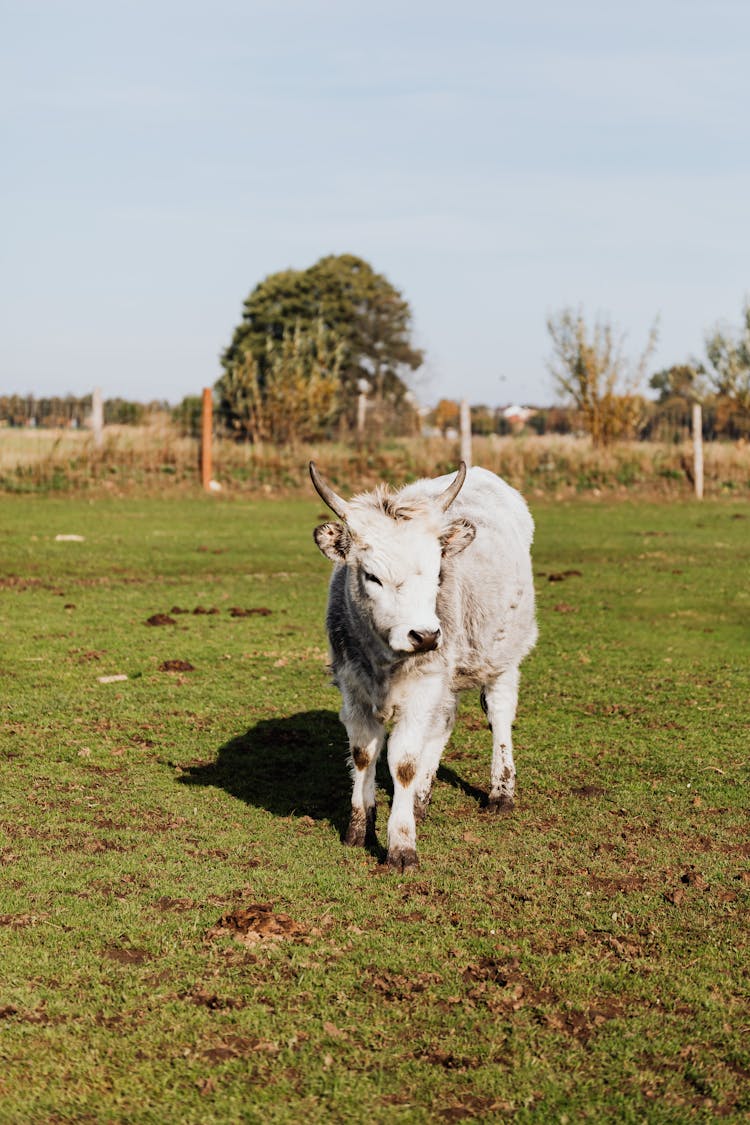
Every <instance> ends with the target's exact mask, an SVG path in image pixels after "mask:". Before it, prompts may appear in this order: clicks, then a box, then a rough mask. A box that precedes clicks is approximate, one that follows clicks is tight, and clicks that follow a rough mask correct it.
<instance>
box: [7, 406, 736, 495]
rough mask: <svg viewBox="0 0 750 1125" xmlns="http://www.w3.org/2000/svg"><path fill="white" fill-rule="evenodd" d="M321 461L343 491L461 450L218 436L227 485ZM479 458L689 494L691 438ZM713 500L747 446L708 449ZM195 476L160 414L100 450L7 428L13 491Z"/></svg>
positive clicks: (401, 477)
mask: <svg viewBox="0 0 750 1125" xmlns="http://www.w3.org/2000/svg"><path fill="white" fill-rule="evenodd" d="M311 457H315V458H316V459H317V460H319V461H320V462H321V464H322V466H323V467H324V469H325V471H326V473H327V474H328V475H329V476H330V478H331V479H332V481H333V482H334V483H335V484H338V485H339V486H340V487H341V488H342V489H351V488H354V487H356V488H360V487H367V486H369V485H371V484H373V483H374V482H375V481H376V480H382V479H384V478H385V479H390V480H393V481H399V482H401V481H408V480H413V479H415V478H417V477H420V476H429V475H435V474H436V473H440V472H449V471H450V470H451V469H453V468H455V465H456V463H457V461H458V457H459V446H458V443H457V442H455V441H451V440H448V439H443V438H405V439H392V440H386V441H384V442H382V443H381V444H380V445H377V446H373V445H367V446H362V447H357V446H355V445H347V444H342V443H333V442H331V443H325V444H320V445H318V446H314V447H313V446H305V445H298V446H281V447H279V446H271V445H249V444H237V443H235V442H233V441H228V440H226V439H217V440H216V441H215V442H214V449H213V466H214V473H213V475H214V477H215V478H216V479H217V480H218V481H219V482H220V483H221V485H222V487H223V488H224V489H226V490H228V491H231V492H246V491H257V490H263V491H266V492H268V491H273V492H277V491H281V492H294V491H296V490H298V489H303V488H305V489H306V488H307V487H308V478H307V468H306V466H307V462H308V460H309V459H310V458H311ZM474 460H475V463H476V464H480V465H483V466H485V467H486V468H488V469H492V470H493V471H494V472H497V473H499V474H500V475H501V476H502V477H504V478H505V479H506V480H508V481H510V483H512V484H513V485H515V486H516V487H518V488H521V489H522V490H524V491H526V492H530V493H532V494H536V495H547V496H561V497H562V496H568V495H571V494H575V493H589V494H593V495H599V494H603V493H604V494H612V493H615V494H616V493H623V494H625V493H628V494H630V493H634V492H635V493H638V494H647V495H652V496H677V495H689V494H690V492H691V487H692V486H691V479H690V469H691V464H692V451H691V447H690V444H689V443H681V444H667V443H659V442H622V443H618V444H616V445H613V446H611V447H610V448H608V449H605V450H601V449H594V448H593V446H592V445H591V443H590V441H588V440H587V439H586V438H578V437H570V436H557V435H549V436H544V437H538V436H536V435H521V436H517V437H502V438H501V437H489V438H476V439H475V441H474ZM704 461H705V491H706V495H708V496H711V495H714V496H715V495H720V494H729V495H744V494H746V493H747V492H748V491H750V446H749V445H748V444H747V443H745V442H735V443H729V442H714V443H710V444H707V445H706V446H705V454H704ZM199 480H200V474H199V443H198V442H197V440H195V439H193V438H187V437H182V436H180V434H179V432H178V430H177V429H176V428H175V427H174V426H173V425H172V424H171V423H170V422H169V420H168V419H167V418H165V417H157V418H156V419H154V420H152V421H151V422H150V423H149V424H148V425H146V426H140V427H136V426H110V427H107V429H106V430H105V434H104V442H103V444H102V446H101V447H100V448H97V447H96V446H95V444H94V439H93V435H92V434H91V433H88V432H86V431H78V432H76V431H69V430H3V431H0V489H1V490H3V491H6V492H37V491H64V490H69V489H78V488H88V489H105V490H107V491H118V492H119V491H130V490H133V489H138V490H145V491H147V492H148V491H159V492H161V491H163V490H164V488H165V486H166V485H167V483H168V484H169V487H170V489H173V488H177V487H180V488H182V489H186V488H187V489H192V488H194V487H195V486H196V485H197V484H198V483H199Z"/></svg>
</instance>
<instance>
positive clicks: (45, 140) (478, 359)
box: [0, 0, 750, 405]
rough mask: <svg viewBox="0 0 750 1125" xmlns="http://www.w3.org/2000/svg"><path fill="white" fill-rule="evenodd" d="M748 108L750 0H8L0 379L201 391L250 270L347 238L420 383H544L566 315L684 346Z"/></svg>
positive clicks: (697, 346)
mask: <svg viewBox="0 0 750 1125" xmlns="http://www.w3.org/2000/svg"><path fill="white" fill-rule="evenodd" d="M749 111H750V4H749V3H748V2H747V0H649V2H648V3H643V2H642V0H629V3H628V4H622V3H617V4H615V3H610V2H607V0H568V2H567V3H564V4H563V3H559V0H556V2H538V0H524V2H523V3H519V2H518V0H513V2H506V0H486V2H485V0H462V2H458V0H450V2H449V3H444V2H442V0H430V2H423V0H413V2H412V0H395V2H393V0H378V2H377V3H372V2H367V3H362V2H359V0H269V2H264V0H236V2H235V0H212V2H210V3H208V2H201V3H196V2H195V0H181V2H179V3H175V2H172V0H148V2H147V3H143V2H141V0H123V2H121V3H113V2H107V0H0V142H1V148H0V153H1V154H2V175H1V176H0V195H1V196H2V219H3V223H2V240H1V242H0V262H1V263H2V270H1V274H0V287H1V288H0V393H10V392H21V393H25V392H33V393H35V394H38V395H41V394H65V393H67V392H72V393H74V394H84V393H86V392H88V391H89V390H90V389H91V388H92V387H93V386H96V385H98V386H101V387H102V389H103V391H104V394H105V396H106V397H113V396H116V395H119V396H121V397H124V398H130V399H137V400H148V399H151V398H165V399H168V400H169V401H171V402H177V401H179V400H180V399H181V398H182V397H183V396H184V395H186V394H197V393H200V388H201V387H203V386H208V385H210V384H211V383H213V382H214V381H215V379H216V378H217V377H218V376H219V374H220V367H219V362H218V357H219V354H220V353H221V351H222V350H223V348H224V347H225V346H226V344H227V343H228V342H229V340H230V337H231V334H232V330H233V328H234V326H235V325H236V324H237V323H238V321H239V319H240V315H241V307H242V301H243V299H244V298H245V297H246V295H247V294H248V293H249V292H250V290H251V289H252V288H253V287H254V286H255V285H256V284H257V282H258V281H260V280H261V279H262V278H263V277H265V276H266V275H267V274H269V273H272V272H275V271H276V270H280V269H284V268H287V267H290V266H291V267H295V268H304V267H306V266H309V265H311V264H312V263H313V262H315V261H316V260H317V259H318V258H319V257H321V256H323V255H325V254H331V253H335V254H338V253H345V252H350V253H354V254H358V255H360V256H361V257H363V258H365V259H367V260H368V261H369V262H370V263H371V265H372V266H373V267H374V268H375V269H376V270H378V271H379V272H382V273H384V274H385V275H386V276H387V277H388V278H389V279H390V281H391V282H392V283H393V284H394V285H395V286H396V287H397V288H399V289H400V290H401V291H402V293H403V294H404V296H405V297H406V298H407V300H408V301H409V302H410V304H411V307H412V310H413V313H414V329H415V342H416V343H417V344H418V345H419V346H420V347H422V348H424V349H425V352H426V356H427V361H426V364H425V367H424V369H423V373H422V374H421V376H420V378H419V382H418V385H417V388H416V389H417V393H418V396H419V397H420V398H421V400H422V401H423V402H435V401H436V400H437V399H438V398H439V397H441V396H449V397H458V396H467V397H468V398H469V399H470V400H471V401H472V402H486V403H488V404H491V405H497V404H501V403H507V402H509V401H511V400H520V401H524V402H548V401H551V400H552V398H553V397H554V395H553V388H552V382H551V378H550V376H549V374H548V373H547V369H546V360H547V358H548V356H549V340H548V336H547V332H546V327H545V323H546V319H547V317H548V316H549V315H550V314H551V313H555V312H557V311H559V310H560V309H561V308H563V307H564V306H566V305H573V306H576V307H577V306H579V305H581V306H582V307H583V309H584V311H585V314H586V315H587V316H588V317H589V318H591V319H593V318H594V317H596V315H597V314H601V315H602V316H605V317H608V318H610V319H611V320H612V321H614V322H615V323H616V324H617V325H619V326H620V328H621V329H622V330H623V331H626V332H627V336H628V347H629V349H630V350H631V351H632V353H633V354H634V355H635V354H636V353H638V352H640V350H641V349H642V348H643V346H644V344H645V342H646V337H647V335H648V330H649V327H650V326H651V324H652V322H653V320H654V318H655V317H656V316H659V317H660V325H661V329H660V343H659V348H658V351H657V353H656V355H655V358H654V361H653V367H654V369H658V368H659V367H663V366H667V365H669V364H671V363H678V362H682V361H684V360H686V359H687V358H688V357H689V356H691V355H698V356H700V355H701V354H702V352H703V338H704V334H705V332H706V330H708V329H709V328H711V327H712V326H713V325H714V324H715V323H716V322H717V321H726V322H729V323H730V324H739V321H740V314H741V309H742V305H743V302H744V300H745V298H746V297H747V296H748V295H750V216H749V214H748V201H750V143H749V142H750V112H749Z"/></svg>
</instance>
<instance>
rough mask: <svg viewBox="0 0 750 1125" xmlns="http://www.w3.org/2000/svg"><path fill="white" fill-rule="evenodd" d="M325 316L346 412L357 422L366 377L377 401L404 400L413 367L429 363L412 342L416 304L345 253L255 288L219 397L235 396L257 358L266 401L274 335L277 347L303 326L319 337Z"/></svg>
mask: <svg viewBox="0 0 750 1125" xmlns="http://www.w3.org/2000/svg"><path fill="white" fill-rule="evenodd" d="M318 322H321V323H322V324H323V326H324V328H325V329H326V330H327V331H328V332H329V333H331V334H332V337H335V338H336V340H337V341H338V342H339V343H340V345H341V356H340V362H339V374H340V383H341V387H340V391H339V394H338V400H337V409H338V412H339V414H342V413H343V414H345V415H346V416H347V417H348V419H349V421H350V422H351V423H352V424H353V422H354V418H355V417H356V400H357V395H358V393H359V382H360V380H362V379H364V380H366V382H367V384H368V386H369V387H370V388H371V396H372V401H373V403H374V405H375V406H376V407H380V408H381V409H382V407H383V405H384V404H385V403H386V402H390V403H391V404H395V405H400V404H402V403H403V402H404V400H405V396H406V394H407V390H408V388H407V385H406V382H405V379H406V375H407V372H409V371H416V370H417V368H418V367H419V366H420V365H421V363H422V353H421V352H420V351H418V350H417V349H416V348H414V347H413V346H412V344H411V340H410V334H411V310H410V308H409V305H408V303H407V301H406V300H405V299H404V298H403V297H402V295H401V293H399V291H398V290H397V289H395V288H394V287H393V285H391V283H390V282H389V281H388V280H387V278H385V277H383V275H382V274H378V273H375V271H374V270H373V269H372V267H371V266H370V265H368V263H367V262H365V261H363V260H362V259H361V258H357V257H355V256H354V255H353V254H342V255H339V256H335V255H332V256H329V257H326V258H321V259H320V261H319V262H316V263H315V265H313V266H311V267H310V268H309V269H306V270H284V271H282V272H280V273H275V274H271V275H270V276H269V277H267V278H265V280H264V281H262V282H260V284H259V285H257V286H256V287H255V289H254V290H253V291H252V293H250V295H249V296H248V298H247V300H246V301H245V303H244V306H243V314H242V321H241V322H240V324H239V325H238V326H237V328H236V329H235V331H234V335H233V337H232V342H231V343H230V345H229V347H228V348H227V349H226V351H225V352H224V354H223V356H222V359H221V362H222V366H223V368H224V372H225V374H224V376H222V378H221V379H220V380H219V382H218V384H217V388H218V390H219V398H220V403H221V402H223V401H227V400H228V399H229V398H230V397H231V393H232V385H233V380H234V381H236V380H237V379H238V378H239V381H240V383H242V376H241V375H240V374H238V373H239V372H241V370H242V368H243V365H245V364H247V363H249V362H251V359H252V360H253V361H254V362H255V365H256V367H255V379H256V383H257V389H258V393H259V394H260V397H261V400H264V399H265V396H266V384H267V382H268V379H269V376H270V372H271V364H272V356H273V355H274V354H275V353H274V352H273V348H271V351H269V341H270V342H271V345H272V346H273V345H274V344H281V343H282V341H284V340H285V339H287V340H289V339H290V338H291V337H292V336H293V335H294V333H295V332H296V331H298V330H299V331H300V332H302V334H303V335H304V336H305V337H307V338H312V337H313V336H314V335H315V333H316V332H317V331H318V330H317V328H316V327H315V326H316V325H317V324H318ZM277 389H278V388H277ZM220 408H221V407H220Z"/></svg>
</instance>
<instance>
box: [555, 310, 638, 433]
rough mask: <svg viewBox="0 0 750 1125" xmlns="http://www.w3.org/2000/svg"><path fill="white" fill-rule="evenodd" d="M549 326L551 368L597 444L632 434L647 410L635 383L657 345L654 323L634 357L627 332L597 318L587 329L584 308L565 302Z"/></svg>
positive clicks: (558, 383)
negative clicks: (626, 342) (626, 350)
mask: <svg viewBox="0 0 750 1125" xmlns="http://www.w3.org/2000/svg"><path fill="white" fill-rule="evenodd" d="M547 330H548V332H549V334H550V336H551V338H552V349H553V355H552V359H551V360H550V361H549V369H550V371H551V373H552V375H553V377H554V379H555V382H556V383H557V386H558V389H559V390H561V391H562V392H563V394H564V395H565V396H566V397H567V398H568V399H569V400H570V401H571V402H572V403H573V405H574V406H575V407H576V409H577V411H578V412H579V415H580V418H581V423H582V425H583V427H584V429H585V430H586V432H587V433H589V434H590V435H591V440H592V442H593V443H594V445H595V446H604V445H609V444H610V443H611V442H612V441H614V440H616V439H617V438H628V437H634V436H635V435H636V433H637V431H638V427H639V425H640V423H641V421H642V418H643V413H644V401H643V399H642V397H641V396H640V395H639V394H638V393H637V389H638V386H639V384H640V383H641V381H642V379H643V376H644V373H645V368H646V364H647V362H648V358H649V356H650V355H651V353H652V351H653V349H654V347H655V346H656V339H657V328H656V324H654V326H653V327H652V329H651V331H650V333H649V338H648V342H647V344H646V347H645V348H644V350H643V352H642V354H641V355H640V356H639V358H638V359H637V360H636V361H635V362H633V361H630V360H628V359H627V357H626V356H625V354H624V350H623V349H624V339H625V338H624V336H623V335H621V334H620V335H618V332H617V330H616V329H615V328H614V327H613V325H612V324H610V323H609V322H608V321H606V320H601V319H600V320H597V321H596V323H595V325H594V328H593V331H592V332H591V333H589V332H588V330H587V328H586V324H585V322H584V319H583V313H582V311H581V310H580V309H579V310H578V312H574V311H573V310H572V309H569V308H566V309H563V310H562V312H560V313H558V315H557V316H555V317H550V318H549V319H548V321H547Z"/></svg>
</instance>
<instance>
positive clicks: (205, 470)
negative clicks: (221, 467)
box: [201, 387, 214, 492]
mask: <svg viewBox="0 0 750 1125" xmlns="http://www.w3.org/2000/svg"><path fill="white" fill-rule="evenodd" d="M213 413H214V398H213V391H212V390H211V388H210V387H204V388H203V410H202V413H201V483H202V484H203V487H204V488H205V490H206V491H207V492H210V491H211V435H212V431H213Z"/></svg>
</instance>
